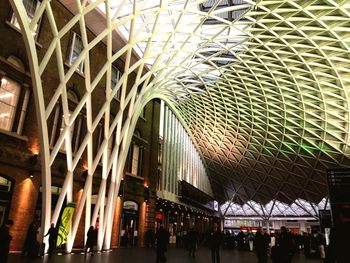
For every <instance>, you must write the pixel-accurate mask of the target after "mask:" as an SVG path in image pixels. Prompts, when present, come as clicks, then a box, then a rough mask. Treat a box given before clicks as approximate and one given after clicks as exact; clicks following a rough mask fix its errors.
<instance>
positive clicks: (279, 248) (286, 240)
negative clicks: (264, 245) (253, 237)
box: [272, 226, 295, 263]
mask: <svg viewBox="0 0 350 263" xmlns="http://www.w3.org/2000/svg"><path fill="white" fill-rule="evenodd" d="M294 251H295V243H294V241H293V239H292V235H291V233H290V232H288V231H287V228H286V227H285V226H282V227H281V232H280V234H279V235H278V237H277V239H276V246H275V247H274V250H273V252H272V254H273V262H274V263H291V262H292V259H293V254H294Z"/></svg>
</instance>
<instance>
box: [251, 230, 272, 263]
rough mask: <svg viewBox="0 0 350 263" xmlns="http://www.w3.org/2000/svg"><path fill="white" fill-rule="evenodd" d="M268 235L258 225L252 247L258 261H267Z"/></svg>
mask: <svg viewBox="0 0 350 263" xmlns="http://www.w3.org/2000/svg"><path fill="white" fill-rule="evenodd" d="M270 241H271V239H270V237H269V235H267V234H266V235H265V234H264V233H263V229H262V228H261V227H259V228H258V229H257V231H256V234H255V238H254V247H255V252H256V257H257V258H258V263H267V251H268V249H269V244H270Z"/></svg>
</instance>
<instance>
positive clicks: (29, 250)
mask: <svg viewBox="0 0 350 263" xmlns="http://www.w3.org/2000/svg"><path fill="white" fill-rule="evenodd" d="M39 226H40V221H39V216H37V215H36V216H35V217H34V220H33V222H31V223H30V225H29V227H28V231H27V235H26V239H25V241H24V246H23V249H22V256H23V257H25V256H30V257H36V256H37V255H38V254H37V247H38V241H37V234H38V229H39Z"/></svg>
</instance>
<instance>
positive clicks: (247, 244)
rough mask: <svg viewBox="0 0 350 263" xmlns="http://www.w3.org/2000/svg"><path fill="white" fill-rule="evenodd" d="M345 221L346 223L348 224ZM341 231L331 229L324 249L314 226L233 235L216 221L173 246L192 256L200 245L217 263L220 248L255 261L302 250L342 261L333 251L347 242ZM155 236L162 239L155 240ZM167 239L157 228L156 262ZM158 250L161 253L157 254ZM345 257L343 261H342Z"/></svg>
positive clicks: (280, 262) (283, 260) (278, 261)
mask: <svg viewBox="0 0 350 263" xmlns="http://www.w3.org/2000/svg"><path fill="white" fill-rule="evenodd" d="M347 224H348V225H349V226H350V224H349V223H347ZM338 229H339V228H338ZM342 229H343V228H342ZM343 230H344V231H339V230H337V228H334V229H333V230H332V232H331V237H330V238H331V243H330V245H329V247H328V248H327V246H326V239H325V236H324V234H322V233H321V232H320V231H319V230H316V229H315V230H313V231H312V233H310V234H308V233H306V232H303V233H301V234H293V233H292V232H290V231H289V230H288V229H287V228H286V227H285V226H282V227H281V228H280V229H279V230H277V231H276V232H275V233H273V234H268V233H267V232H266V231H264V230H263V228H261V227H259V228H257V230H256V232H255V233H253V232H252V231H245V232H243V231H240V232H239V233H238V234H237V235H235V234H234V233H231V232H229V231H225V232H222V231H220V229H219V227H218V224H217V223H214V224H213V226H212V228H211V229H210V231H208V232H207V233H204V234H203V233H198V232H196V231H195V230H194V229H190V230H189V231H188V232H187V233H186V234H185V235H183V236H181V237H179V238H177V246H178V247H181V246H184V247H185V248H186V249H187V251H188V253H189V256H190V257H195V256H196V248H197V246H198V245H201V244H203V245H205V246H207V247H208V248H209V250H210V252H211V259H212V263H220V249H222V248H223V249H238V250H240V251H251V252H254V253H255V254H256V257H257V261H258V263H266V262H269V260H268V258H270V259H271V261H272V262H273V263H290V262H292V259H293V256H294V255H295V254H296V253H304V254H305V256H306V257H307V258H318V259H322V260H324V262H327V263H345V262H348V260H349V258H348V257H345V256H342V254H341V253H340V252H338V251H337V249H338V247H339V245H338V244H342V245H340V246H346V245H348V244H349V243H348V242H349V240H348V239H347V240H346V239H344V237H345V234H348V236H347V238H349V236H350V233H349V227H348V228H344V229H343ZM164 233H166V234H164ZM332 233H333V234H332ZM159 236H163V237H164V238H162V239H159ZM168 239H169V233H168V232H167V231H165V230H164V228H163V227H161V229H160V231H158V232H157V233H156V235H155V243H156V247H157V261H156V262H157V263H158V262H165V260H166V259H165V251H166V245H164V244H167V243H168ZM159 242H160V243H159ZM159 251H161V252H160V253H159ZM344 251H347V250H346V249H344V250H343V251H342V253H343V254H344ZM327 254H328V255H327ZM342 257H343V259H342ZM345 258H346V260H347V261H344V259H345ZM342 260H343V261H342Z"/></svg>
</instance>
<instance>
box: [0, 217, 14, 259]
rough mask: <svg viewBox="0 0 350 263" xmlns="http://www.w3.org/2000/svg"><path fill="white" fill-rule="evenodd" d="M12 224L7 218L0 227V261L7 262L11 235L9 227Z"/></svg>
mask: <svg viewBox="0 0 350 263" xmlns="http://www.w3.org/2000/svg"><path fill="white" fill-rule="evenodd" d="M12 226H13V221H12V220H11V219H8V220H6V221H5V223H4V224H3V225H2V226H1V227H0V261H1V262H3V263H7V261H8V256H9V253H10V242H11V240H12V236H11V235H10V228H11V227H12Z"/></svg>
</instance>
